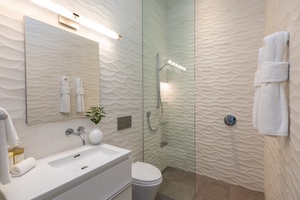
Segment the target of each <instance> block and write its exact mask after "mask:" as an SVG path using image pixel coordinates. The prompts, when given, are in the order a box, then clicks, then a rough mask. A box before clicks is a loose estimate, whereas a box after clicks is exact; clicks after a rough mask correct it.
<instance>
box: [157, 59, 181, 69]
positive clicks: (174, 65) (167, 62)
mask: <svg viewBox="0 0 300 200" xmlns="http://www.w3.org/2000/svg"><path fill="white" fill-rule="evenodd" d="M167 65H171V66H172V67H176V68H177V69H180V70H182V71H186V68H185V67H183V66H182V65H179V64H178V63H176V62H174V61H172V60H170V59H169V60H167V61H166V63H165V64H164V65H163V66H162V67H161V68H160V69H159V71H161V70H162V69H163V68H164V67H165V66H167Z"/></svg>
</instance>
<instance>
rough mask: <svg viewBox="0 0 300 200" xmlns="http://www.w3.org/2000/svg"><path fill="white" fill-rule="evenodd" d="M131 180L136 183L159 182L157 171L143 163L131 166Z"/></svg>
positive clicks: (159, 174) (159, 175)
mask: <svg viewBox="0 0 300 200" xmlns="http://www.w3.org/2000/svg"><path fill="white" fill-rule="evenodd" d="M132 179H133V180H135V181H138V182H156V181H158V180H161V172H160V171H159V169H157V168H156V167H154V166H153V165H150V164H148V163H144V162H136V163H133V164H132Z"/></svg>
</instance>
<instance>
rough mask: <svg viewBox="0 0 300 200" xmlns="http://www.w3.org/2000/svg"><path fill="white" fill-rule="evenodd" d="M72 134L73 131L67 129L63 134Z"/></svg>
mask: <svg viewBox="0 0 300 200" xmlns="http://www.w3.org/2000/svg"><path fill="white" fill-rule="evenodd" d="M73 133H74V129H72V128H68V129H67V130H66V132H65V134H66V135H72V134H73Z"/></svg>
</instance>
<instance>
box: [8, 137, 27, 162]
mask: <svg viewBox="0 0 300 200" xmlns="http://www.w3.org/2000/svg"><path fill="white" fill-rule="evenodd" d="M20 145H21V142H18V143H17V144H15V145H14V147H13V148H12V149H11V150H9V152H12V153H13V161H14V165H16V164H18V163H19V162H21V161H23V160H24V148H23V147H21V146H20Z"/></svg>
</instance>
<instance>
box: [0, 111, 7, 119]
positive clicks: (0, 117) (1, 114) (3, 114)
mask: <svg viewBox="0 0 300 200" xmlns="http://www.w3.org/2000/svg"><path fill="white" fill-rule="evenodd" d="M6 119H7V114H6V113H4V112H3V111H0V120H6Z"/></svg>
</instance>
